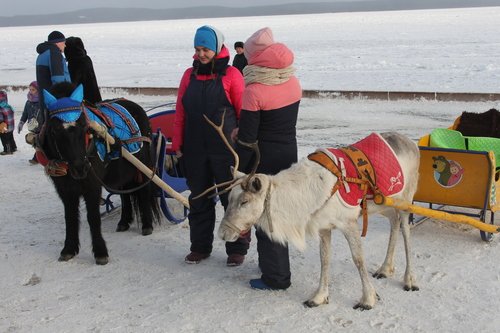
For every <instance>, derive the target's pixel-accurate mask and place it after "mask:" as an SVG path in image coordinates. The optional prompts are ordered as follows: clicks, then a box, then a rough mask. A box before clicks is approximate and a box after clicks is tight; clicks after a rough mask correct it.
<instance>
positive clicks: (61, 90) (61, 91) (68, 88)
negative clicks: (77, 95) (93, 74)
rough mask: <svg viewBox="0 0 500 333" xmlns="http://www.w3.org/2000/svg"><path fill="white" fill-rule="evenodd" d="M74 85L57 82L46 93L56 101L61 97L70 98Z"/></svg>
mask: <svg viewBox="0 0 500 333" xmlns="http://www.w3.org/2000/svg"><path fill="white" fill-rule="evenodd" d="M75 88H76V85H75V84H73V83H71V82H67V81H65V82H59V83H56V84H54V85H53V86H52V87H50V89H48V91H49V92H50V93H51V94H52V95H53V96H54V97H55V98H57V99H59V98H62V97H68V96H71V93H72V92H73V90H75Z"/></svg>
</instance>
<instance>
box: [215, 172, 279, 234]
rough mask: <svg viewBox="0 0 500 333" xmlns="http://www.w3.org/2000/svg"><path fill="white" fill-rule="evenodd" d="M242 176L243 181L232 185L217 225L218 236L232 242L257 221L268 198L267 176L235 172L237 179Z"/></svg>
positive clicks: (269, 181)
mask: <svg viewBox="0 0 500 333" xmlns="http://www.w3.org/2000/svg"><path fill="white" fill-rule="evenodd" d="M243 177H244V178H245V181H243V182H241V183H239V185H237V186H235V187H233V189H232V190H231V192H230V193H229V204H228V207H227V209H226V212H225V213H224V218H223V219H222V222H221V223H220V226H219V231H218V234H219V237H220V238H222V239H223V240H225V241H229V242H234V241H235V240H236V239H238V237H240V236H241V235H243V234H245V233H247V232H248V231H250V229H251V228H252V226H253V225H255V224H257V222H259V219H260V217H261V216H262V214H264V212H265V210H266V200H269V198H268V197H269V191H268V190H269V189H270V185H271V184H270V183H271V179H270V177H269V176H266V175H264V174H255V175H250V177H248V176H247V175H245V174H243V173H241V172H238V173H237V174H236V178H237V179H240V178H243Z"/></svg>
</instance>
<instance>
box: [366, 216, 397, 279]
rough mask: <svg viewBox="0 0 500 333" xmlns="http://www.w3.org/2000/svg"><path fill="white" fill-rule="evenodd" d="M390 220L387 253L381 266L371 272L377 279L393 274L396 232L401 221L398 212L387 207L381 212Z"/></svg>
mask: <svg viewBox="0 0 500 333" xmlns="http://www.w3.org/2000/svg"><path fill="white" fill-rule="evenodd" d="M383 215H384V216H386V217H387V218H388V219H389V221H390V222H391V233H390V235H389V244H388V245H387V253H386V255H385V260H384V263H383V264H382V266H380V268H379V269H378V270H377V271H376V272H375V273H373V275H372V276H373V277H374V278H377V279H385V278H387V277H389V276H392V275H393V274H394V250H395V248H396V243H397V240H398V233H399V228H400V225H401V222H400V221H399V219H398V212H397V211H396V210H395V209H392V208H391V209H389V210H388V211H387V212H384V214H383Z"/></svg>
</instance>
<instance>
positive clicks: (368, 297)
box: [339, 219, 378, 310]
mask: <svg viewBox="0 0 500 333" xmlns="http://www.w3.org/2000/svg"><path fill="white" fill-rule="evenodd" d="M339 229H341V230H342V232H343V234H344V237H345V238H346V240H347V243H348V244H349V247H350V249H351V255H352V260H353V261H354V264H355V265H356V267H357V269H358V272H359V276H360V277H361V284H362V288H363V295H362V297H361V300H360V301H359V303H358V304H356V305H355V306H354V309H361V310H370V309H371V308H373V306H374V305H375V302H376V300H377V298H378V295H377V293H376V292H375V288H373V285H372V283H371V281H370V277H369V275H368V271H367V269H366V265H365V257H364V254H363V247H362V245H361V236H360V232H359V228H358V222H357V219H354V220H351V221H349V222H348V223H347V224H346V225H344V226H342V227H339Z"/></svg>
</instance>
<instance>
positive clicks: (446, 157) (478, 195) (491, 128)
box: [414, 109, 500, 241]
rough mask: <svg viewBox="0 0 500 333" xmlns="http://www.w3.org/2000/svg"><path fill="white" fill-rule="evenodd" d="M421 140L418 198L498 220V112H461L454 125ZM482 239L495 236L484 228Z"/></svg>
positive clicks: (434, 205)
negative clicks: (495, 215)
mask: <svg viewBox="0 0 500 333" xmlns="http://www.w3.org/2000/svg"><path fill="white" fill-rule="evenodd" d="M418 144H419V148H420V168H419V172H420V180H419V185H418V190H417V193H416V194H415V198H414V200H415V201H416V202H423V203H426V204H428V205H429V206H430V207H431V208H433V209H439V210H443V211H445V212H448V213H460V214H463V213H465V214H467V215H469V216H472V217H475V218H478V219H479V221H481V222H483V223H489V224H494V214H495V212H496V211H497V210H499V209H500V195H499V191H498V188H499V186H500V181H499V179H500V112H499V111H497V110H495V109H491V110H489V111H487V112H483V113H472V112H463V113H462V115H461V116H459V117H458V118H457V119H456V120H455V122H454V123H453V125H452V126H450V127H449V128H436V129H434V130H433V131H432V132H431V133H429V134H427V135H425V136H423V137H422V138H420V140H419V143H418ZM488 213H489V215H490V218H489V219H487V218H486V216H487V214H488ZM424 220H425V218H422V219H419V220H414V222H415V223H419V222H423V221H424ZM481 238H482V239H483V240H485V241H490V240H491V239H492V234H491V233H488V232H484V231H481Z"/></svg>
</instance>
